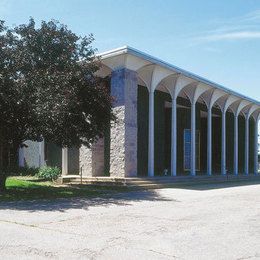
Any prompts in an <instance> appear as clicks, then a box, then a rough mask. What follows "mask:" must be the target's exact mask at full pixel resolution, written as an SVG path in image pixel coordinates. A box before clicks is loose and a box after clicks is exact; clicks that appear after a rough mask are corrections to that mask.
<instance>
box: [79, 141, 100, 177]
mask: <svg viewBox="0 0 260 260" xmlns="http://www.w3.org/2000/svg"><path fill="white" fill-rule="evenodd" d="M79 164H80V170H82V175H83V176H86V177H94V176H103V175H104V139H103V138H100V139H99V140H98V141H97V142H96V143H95V144H93V145H92V147H91V148H88V147H86V146H84V145H83V146H81V147H80V149H79Z"/></svg>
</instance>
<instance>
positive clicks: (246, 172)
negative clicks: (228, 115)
mask: <svg viewBox="0 0 260 260" xmlns="http://www.w3.org/2000/svg"><path fill="white" fill-rule="evenodd" d="M248 166H249V117H248V116H246V118H245V169H244V170H245V174H246V175H248V173H249V171H248V169H249V167H248Z"/></svg>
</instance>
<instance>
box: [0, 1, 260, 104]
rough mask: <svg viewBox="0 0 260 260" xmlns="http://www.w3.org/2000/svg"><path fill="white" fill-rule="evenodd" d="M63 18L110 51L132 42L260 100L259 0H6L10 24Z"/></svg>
mask: <svg viewBox="0 0 260 260" xmlns="http://www.w3.org/2000/svg"><path fill="white" fill-rule="evenodd" d="M30 16H32V17H34V18H35V20H36V21H37V22H40V21H41V20H49V19H57V20H59V21H60V22H62V23H65V24H67V25H68V26H69V28H71V29H72V30H73V31H75V32H76V33H78V34H80V35H86V34H89V33H93V34H94V36H95V39H96V41H95V43H94V47H96V48H98V50H99V51H106V50H109V49H112V48H117V47H120V46H123V45H129V46H132V47H134V48H137V49H140V50H141V51H144V52H147V53H149V54H151V55H153V56H155V57H158V58H160V59H163V60H165V61H168V62H170V63H172V64H174V65H177V66H179V67H181V68H183V69H187V70H190V71H192V72H194V73H196V74H199V75H200V76H203V77H206V78H208V79H210V80H213V81H215V82H217V83H220V84H222V85H224V86H226V87H228V88H231V89H233V90H235V91H238V92H240V93H242V94H245V95H247V96H249V97H251V98H254V99H257V100H260V1H259V0H228V1H227V0H218V1H209V0H197V1H194V0H189V1H188V0H181V1H180V0H74V1H73V0H51V1H50V0H0V19H3V20H5V21H6V23H7V24H8V25H18V24H20V23H26V22H27V21H28V19H29V17H30Z"/></svg>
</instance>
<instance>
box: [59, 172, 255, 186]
mask: <svg viewBox="0 0 260 260" xmlns="http://www.w3.org/2000/svg"><path fill="white" fill-rule="evenodd" d="M247 180H260V175H258V176H255V175H253V174H252V175H238V176H234V175H228V176H221V175H212V176H176V177H172V176H163V177H154V178H149V177H147V178H137V177H135V178H114V177H111V178H110V177H82V179H81V178H80V176H79V175H74V176H63V177H62V178H60V179H59V182H60V183H68V184H71V185H78V184H85V185H102V186H113V185H116V186H129V187H137V186H138V187H143V188H154V187H156V188H159V187H165V186H167V185H181V184H193V183H198V184H199V183H217V182H230V181H247Z"/></svg>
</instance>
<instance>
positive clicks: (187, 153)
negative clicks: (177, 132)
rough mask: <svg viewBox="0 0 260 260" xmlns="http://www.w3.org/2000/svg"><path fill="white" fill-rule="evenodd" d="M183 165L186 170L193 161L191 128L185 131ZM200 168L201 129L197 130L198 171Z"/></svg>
mask: <svg viewBox="0 0 260 260" xmlns="http://www.w3.org/2000/svg"><path fill="white" fill-rule="evenodd" d="M183 149H184V151H183V154H184V158H183V167H184V171H189V170H190V166H191V165H190V163H191V130H190V129H184V133H183ZM199 170H200V131H199V130H196V171H199Z"/></svg>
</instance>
